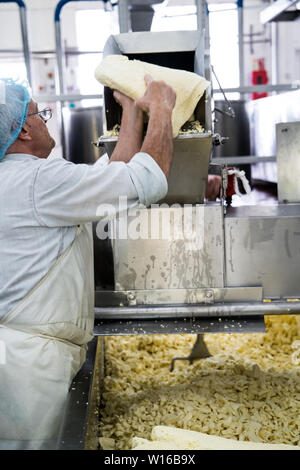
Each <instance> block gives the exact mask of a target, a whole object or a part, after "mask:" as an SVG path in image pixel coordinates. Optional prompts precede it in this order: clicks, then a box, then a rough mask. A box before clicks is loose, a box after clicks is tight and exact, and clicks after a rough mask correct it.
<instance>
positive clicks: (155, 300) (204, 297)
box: [95, 287, 262, 307]
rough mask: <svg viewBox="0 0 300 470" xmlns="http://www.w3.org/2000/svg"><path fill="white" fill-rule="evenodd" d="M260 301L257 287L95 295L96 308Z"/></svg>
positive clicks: (260, 292)
mask: <svg viewBox="0 0 300 470" xmlns="http://www.w3.org/2000/svg"><path fill="white" fill-rule="evenodd" d="M258 300H262V288H261V287H230V288H228V287H222V288H216V287H211V288H210V289H149V290H143V289H140V290H130V291H121V292H120V291H105V290H103V291H100V290H96V292H95V306H96V307H120V306H128V305H164V304H165V305H167V304H173V305H174V304H184V303H188V304H198V303H204V304H207V303H214V302H243V301H258Z"/></svg>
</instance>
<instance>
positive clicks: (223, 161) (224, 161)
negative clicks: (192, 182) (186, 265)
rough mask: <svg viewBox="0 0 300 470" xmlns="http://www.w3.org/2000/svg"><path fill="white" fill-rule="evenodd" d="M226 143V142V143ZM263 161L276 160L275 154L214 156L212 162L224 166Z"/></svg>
mask: <svg viewBox="0 0 300 470" xmlns="http://www.w3.org/2000/svg"><path fill="white" fill-rule="evenodd" d="M225 145H226V144H225ZM261 162H276V157H275V156H270V157H254V156H251V155H249V156H247V157H246V156H245V157H243V156H231V157H216V158H213V159H212V161H211V164H215V165H223V166H235V165H252V164H253V163H261Z"/></svg>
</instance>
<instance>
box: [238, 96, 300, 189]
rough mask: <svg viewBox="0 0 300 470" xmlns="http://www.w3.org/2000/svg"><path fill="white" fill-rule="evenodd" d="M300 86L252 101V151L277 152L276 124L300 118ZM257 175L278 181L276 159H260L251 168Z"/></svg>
mask: <svg viewBox="0 0 300 470" xmlns="http://www.w3.org/2000/svg"><path fill="white" fill-rule="evenodd" d="M299 103H300V90H295V91H291V92H289V93H282V94H279V95H276V96H270V97H267V98H261V99H259V100H254V101H250V102H249V103H248V104H247V112H248V114H249V120H250V143H251V155H255V156H266V155H276V153H277V150H276V124H278V123H280V122H295V121H300V106H299ZM251 171H252V177H253V179H261V180H265V181H270V182H274V183H276V182H277V165H276V163H267V164H264V163H258V164H256V165H253V166H252V168H251Z"/></svg>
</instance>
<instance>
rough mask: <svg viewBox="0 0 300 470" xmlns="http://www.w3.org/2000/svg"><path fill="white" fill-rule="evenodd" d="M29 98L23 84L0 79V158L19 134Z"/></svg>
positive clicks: (0, 158)
mask: <svg viewBox="0 0 300 470" xmlns="http://www.w3.org/2000/svg"><path fill="white" fill-rule="evenodd" d="M30 100H31V97H30V95H29V92H28V90H27V88H26V87H25V86H23V85H20V84H18V83H16V82H15V81H13V80H11V79H0V160H2V158H3V157H4V155H5V153H6V151H7V149H8V148H9V147H10V146H11V145H12V144H13V143H14V142H15V140H17V138H18V135H19V134H20V132H21V129H22V127H23V125H24V122H25V120H26V116H27V110H28V104H29V102H30Z"/></svg>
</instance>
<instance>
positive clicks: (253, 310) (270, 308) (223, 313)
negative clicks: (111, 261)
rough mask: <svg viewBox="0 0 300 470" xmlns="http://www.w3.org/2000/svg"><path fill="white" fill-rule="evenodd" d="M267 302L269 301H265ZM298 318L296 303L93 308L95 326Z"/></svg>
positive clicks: (297, 302) (299, 306)
mask: <svg viewBox="0 0 300 470" xmlns="http://www.w3.org/2000/svg"><path fill="white" fill-rule="evenodd" d="M268 300H269V299H268ZM295 314H297V315H298V314H300V301H299V300H297V299H296V300H295V301H294V299H293V301H271V302H253V301H252V302H235V303H218V304H211V305H210V304H206V305H198V304H195V305H193V304H191V305H189V304H184V305H170V306H153V305H152V306H147V307H144V306H138V307H111V308H99V307H97V308H95V319H96V321H97V322H99V321H104V320H113V321H117V320H118V321H120V320H153V319H154V318H155V319H156V320H157V321H160V320H162V319H168V318H169V319H172V320H173V321H174V320H177V319H179V318H198V319H201V318H211V317H216V318H219V317H220V318H222V317H228V318H231V317H241V318H243V317H256V316H262V315H295Z"/></svg>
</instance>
